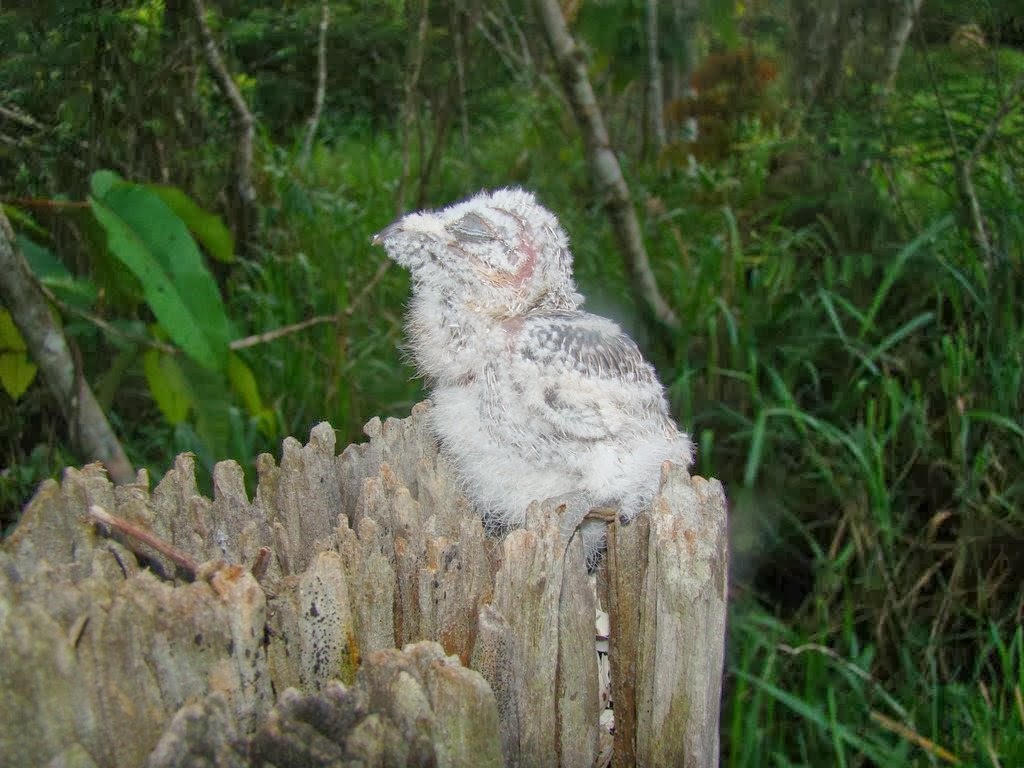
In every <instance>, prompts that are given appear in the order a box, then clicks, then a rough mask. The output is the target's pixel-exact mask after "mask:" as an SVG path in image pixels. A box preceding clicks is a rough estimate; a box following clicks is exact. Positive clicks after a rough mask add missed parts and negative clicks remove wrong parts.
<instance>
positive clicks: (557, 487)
mask: <svg viewBox="0 0 1024 768" xmlns="http://www.w3.org/2000/svg"><path fill="white" fill-rule="evenodd" d="M373 243H374V244H377V245H383V246H384V248H385V250H386V251H387V254H388V256H389V257H390V258H391V259H392V260H393V261H394V262H396V263H397V264H399V265H401V266H403V267H405V268H406V269H408V270H409V272H410V273H411V275H412V299H411V301H410V304H409V312H408V316H407V324H406V331H407V335H408V340H409V347H410V350H411V352H412V355H413V357H414V359H415V362H416V365H417V367H418V369H419V373H420V375H422V376H423V377H425V378H426V380H427V381H428V384H429V385H430V397H431V400H432V401H433V404H434V407H433V409H432V411H431V426H432V429H433V431H434V434H435V435H436V437H437V439H438V441H439V442H440V445H441V449H442V451H443V452H444V453H445V454H446V455H447V456H448V457H449V458H450V459H451V460H452V462H453V463H454V465H455V467H456V469H457V472H458V476H459V479H460V481H461V483H462V485H463V488H464V490H465V492H466V494H467V496H468V497H469V498H470V500H471V501H472V502H473V503H474V504H475V505H476V507H477V509H478V510H479V512H480V513H481V514H482V515H483V517H484V520H485V522H486V523H487V524H488V525H489V526H491V527H492V528H506V527H514V526H518V525H522V524H523V522H524V520H525V516H526V509H527V507H528V506H529V504H530V503H531V502H532V501H544V500H547V499H552V498H554V499H556V500H557V501H558V502H559V503H560V504H564V505H565V507H566V509H565V512H564V514H563V526H568V528H566V527H563V530H566V531H568V532H571V531H572V530H575V528H576V527H577V526H578V525H579V524H580V523H581V522H582V521H583V519H584V518H585V517H586V516H587V515H588V514H589V513H591V512H592V511H593V510H596V509H600V510H604V511H606V512H607V511H608V510H613V511H614V513H615V514H617V515H618V516H619V518H620V519H621V520H622V521H629V520H631V519H632V518H633V517H635V516H636V515H637V514H638V513H639V512H640V511H641V510H642V509H644V508H645V507H647V506H648V505H649V504H650V502H651V500H652V499H653V498H654V495H655V494H656V493H657V491H658V484H659V480H660V476H661V465H662V462H664V461H666V460H668V461H672V462H675V463H676V464H680V465H683V466H688V465H689V464H690V463H691V461H692V459H693V445H692V443H691V441H690V438H689V437H688V436H687V435H686V434H684V433H682V432H680V431H679V429H677V427H676V425H675V423H674V422H673V421H672V419H671V418H670V417H669V414H668V406H667V403H666V402H665V396H664V393H663V391H662V387H661V384H660V383H659V381H658V378H657V375H656V374H655V371H654V368H653V367H652V366H651V365H650V364H649V363H648V362H646V361H645V360H644V358H643V356H642V355H641V354H640V350H639V349H638V348H637V345H636V344H635V343H634V342H633V340H632V339H631V338H630V337H629V336H627V335H626V334H625V333H623V331H622V330H621V329H620V328H619V326H618V325H616V324H615V323H614V322H612V321H611V320H607V319H605V318H603V317H599V316H597V315H593V314H590V313H589V312H585V311H584V310H583V309H581V304H582V302H583V297H582V296H581V295H580V294H579V293H578V292H577V290H576V284H575V282H574V280H573V272H572V254H571V252H570V250H569V240H568V237H567V235H566V233H565V230H564V229H562V227H561V225H560V224H559V223H558V219H556V218H555V216H554V214H552V213H551V212H550V211H548V210H547V209H546V208H544V207H543V206H541V205H540V204H539V203H538V202H537V200H536V199H535V198H534V196H533V194H531V193H530V192H526V191H524V190H522V189H499V190H496V191H494V192H481V193H479V194H477V195H475V196H474V197H471V198H469V199H468V200H465V201H463V202H460V203H456V204H454V205H451V206H449V207H447V208H443V209H441V210H438V211H421V212H418V213H410V214H408V215H406V216H403V217H402V218H400V219H399V220H398V221H396V222H395V223H393V224H391V225H390V226H389V227H387V228H386V229H384V230H382V231H381V232H379V233H377V235H376V236H374V238H373ZM604 530H605V527H604V525H603V524H602V523H600V522H593V521H590V520H588V521H586V522H585V523H584V524H583V527H582V532H583V542H584V548H585V551H586V554H587V558H588V562H591V563H593V562H594V560H595V559H596V557H597V555H598V554H599V552H600V549H601V547H602V545H603V542H604Z"/></svg>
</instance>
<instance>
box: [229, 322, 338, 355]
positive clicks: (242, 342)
mask: <svg viewBox="0 0 1024 768" xmlns="http://www.w3.org/2000/svg"><path fill="white" fill-rule="evenodd" d="M339 316H340V313H336V314H333V315H317V316H316V317H311V318H309V319H308V320H303V321H302V322H299V323H292V324H291V325H283V326H281V327H280V328H275V329H274V330H272V331H264V332H263V333H257V334H254V335H253V336H246V337H245V338H243V339H235V340H234V341H232V342H231V343H230V344H229V345H228V347H229V348H230V349H232V350H235V351H237V350H239V349H248V348H249V347H255V346H257V345H259V344H266V343H267V342H270V341H276V340H277V339H280V338H283V337H285V336H290V335H291V334H293V333H298V332H299V331H304V330H306V329H307V328H312V327H313V326H314V325H323V324H324V323H337V322H338V317H339Z"/></svg>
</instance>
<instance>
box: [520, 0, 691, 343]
mask: <svg viewBox="0 0 1024 768" xmlns="http://www.w3.org/2000/svg"><path fill="white" fill-rule="evenodd" d="M536 5H537V10H538V11H539V13H540V17H541V22H542V26H543V28H544V34H545V37H546V38H547V41H548V45H549V46H550V48H551V52H552V53H553V54H554V57H555V63H556V65H557V67H558V72H559V75H560V77H561V79H562V86H563V88H564V89H565V91H566V94H567V95H568V97H569V102H570V103H571V104H572V108H573V113H574V114H575V116H576V122H577V123H578V124H579V126H580V131H581V132H582V134H583V141H584V144H585V145H586V151H587V161H588V164H589V166H590V173H591V176H592V177H593V180H594V184H595V186H596V187H597V190H598V193H599V194H600V196H601V197H602V198H603V202H604V206H605V209H606V210H607V211H608V217H609V218H610V219H611V224H612V230H613V231H614V233H615V237H616V239H617V240H618V243H619V249H620V250H621V252H622V256H623V259H624V260H625V262H626V270H627V272H628V274H629V276H630V279H631V281H632V283H633V285H634V289H635V290H636V292H637V293H638V295H639V298H640V299H641V301H642V302H643V303H644V304H645V305H646V307H647V309H648V310H649V311H650V312H651V314H652V315H653V317H654V319H655V320H657V321H658V322H659V323H661V324H662V325H664V326H666V327H667V328H670V329H678V328H679V318H678V317H676V314H675V312H674V311H673V310H672V308H671V307H670V306H669V305H668V302H666V301H665V299H664V297H663V296H662V295H661V291H660V290H659V289H658V284H657V281H656V280H655V279H654V273H653V272H652V271H651V264H650V260H649V259H648V257H647V249H646V248H645V247H644V241H643V237H642V236H641V234H640V222H639V220H638V219H637V215H636V209H635V208H634V207H633V200H632V197H631V195H630V192H629V186H628V185H627V184H626V179H625V178H624V177H623V175H622V168H621V167H620V166H619V161H618V158H617V157H616V156H615V152H614V151H613V150H612V148H611V140H610V139H609V138H608V130H607V128H606V127H605V123H604V118H603V117H602V115H601V109H600V107H599V106H598V104H597V99H596V97H595V96H594V89H593V88H592V87H591V85H590V79H589V77H588V75H587V67H586V60H585V59H584V56H583V52H582V51H581V50H580V49H579V46H577V45H576V41H575V40H574V39H573V37H572V35H571V34H570V33H569V29H568V27H567V26H566V23H565V17H564V16H563V15H562V9H561V7H560V6H559V4H558V0H536Z"/></svg>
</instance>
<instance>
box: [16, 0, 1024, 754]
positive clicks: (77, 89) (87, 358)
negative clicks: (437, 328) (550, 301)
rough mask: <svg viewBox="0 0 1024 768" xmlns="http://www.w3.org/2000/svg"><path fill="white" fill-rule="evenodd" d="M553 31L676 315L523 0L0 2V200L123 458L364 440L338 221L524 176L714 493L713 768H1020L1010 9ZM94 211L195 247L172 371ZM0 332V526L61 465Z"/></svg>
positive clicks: (594, 302)
mask: <svg viewBox="0 0 1024 768" xmlns="http://www.w3.org/2000/svg"><path fill="white" fill-rule="evenodd" d="M561 6H562V10H563V13H564V14H565V17H566V18H567V20H568V21H569V24H570V29H571V31H572V33H573V35H574V36H575V38H576V40H577V42H578V43H579V44H580V45H581V47H582V50H583V51H584V53H585V55H586V59H587V66H588V72H589V75H590V78H591V81H592V83H593V85H594V89H595V92H596V93H597V97H598V101H599V104H600V108H601V110H602V113H603V115H604V118H605V121H606V123H607V125H608V130H609V133H610V135H611V141H612V144H613V147H614V149H615V151H616V153H617V155H618V158H619V161H620V163H621V164H622V167H623V172H624V174H625V177H626V180H627V182H628V184H629V185H630V190H631V195H632V199H633V203H634V205H635V208H636V210H637V212H638V215H639V217H640V221H641V225H642V231H643V237H644V239H645V243H646V246H647V249H648V252H649V255H650V260H651V267H652V270H653V273H654V276H655V278H656V280H657V283H658V286H659V288H660V291H661V293H662V294H663V295H664V296H665V298H666V300H667V302H668V303H669V305H670V306H671V308H672V309H673V310H674V311H675V313H676V314H677V315H678V317H679V319H680V325H679V327H677V328H671V329H669V328H666V327H664V325H662V324H659V323H658V322H657V321H655V320H652V319H651V313H650V312H648V311H647V308H646V307H645V306H644V305H643V301H642V300H641V299H640V298H639V297H638V296H637V295H636V293H635V292H634V291H633V289H632V288H631V283H630V281H629V280H628V279H627V270H626V267H625V265H624V261H623V257H622V254H621V253H620V252H619V251H618V250H617V248H616V245H615V241H614V238H613V237H612V232H611V228H610V225H609V222H608V217H607V215H606V212H605V209H604V202H605V201H604V200H603V199H602V196H601V193H600V191H599V190H597V189H596V188H595V186H594V184H593V183H592V181H591V178H590V176H589V174H588V167H587V160H586V156H585V149H584V143H583V141H582V140H581V136H580V130H579V127H578V126H577V124H576V123H575V122H574V119H573V114H572V111H571V110H570V109H569V102H568V100H567V98H566V95H565V92H564V91H563V90H562V87H561V84H560V81H559V78H558V75H557V73H556V72H555V69H554V67H553V64H552V61H551V57H550V55H549V52H548V50H547V48H546V46H545V43H544V39H545V38H544V34H543V32H542V30H541V28H540V17H539V16H538V13H537V10H536V8H535V6H534V4H532V3H530V2H524V1H522V0H497V1H496V2H490V1H488V2H483V1H482V0H452V1H451V2H445V3H442V2H434V3H430V2H428V0H408V2H403V1H402V0H380V1H378V2H360V1H359V0H350V1H347V2H343V1H337V0H330V2H318V1H317V0H293V1H290V2H284V3H253V2H241V1H240V0H224V1H223V2H217V3H213V2H211V3H210V4H209V5H208V7H206V8H205V9H203V8H202V4H201V3H195V2H194V0H145V1H136V2H130V1H129V0H81V1H80V2H76V1H75V0H63V1H60V2H57V1H49V0H37V1H36V2H35V3H32V4H27V3H19V4H14V5H11V4H4V5H3V9H2V10H0V50H3V52H4V55H3V56H2V57H0V197H2V202H3V208H4V211H5V212H6V214H7V216H8V218H10V220H11V221H12V223H13V225H14V227H15V230H16V232H17V235H18V240H17V242H18V244H19V246H20V250H21V251H22V253H24V255H25V256H26V258H28V260H29V262H30V263H31V265H32V268H33V270H34V271H35V273H36V275H37V276H38V277H39V279H40V281H41V282H42V284H43V285H44V286H45V287H46V288H47V290H48V295H49V296H50V299H51V303H52V306H53V309H54V312H55V313H56V315H57V316H58V317H59V319H60V322H61V323H62V327H63V330H64V333H65V334H66V335H67V337H68V339H69V342H70V343H71V346H72V349H73V352H74V356H75V359H76V363H77V365H78V366H79V375H80V376H81V377H82V378H83V379H84V380H85V381H86V382H88V383H89V384H90V385H91V386H92V387H93V389H94V391H95V392H96V396H97V398H98V400H99V402H100V404H101V405H102V407H103V408H104V410H105V411H106V413H107V415H108V417H109V419H110V421H111V423H112V425H113V427H114V430H115V432H116V433H117V435H118V436H119V437H120V439H121V441H122V442H123V444H124V447H125V449H126V450H127V453H128V456H129V457H130V459H131V460H132V463H133V464H134V465H136V466H146V467H149V468H150V471H151V472H152V474H153V475H154V476H155V477H160V476H162V474H163V472H164V471H165V470H166V469H167V468H168V467H169V465H170V463H171V461H172V457H173V456H174V455H175V454H176V453H177V452H180V451H183V450H190V451H194V452H195V453H196V454H197V455H198V457H199V458H200V459H201V463H202V464H203V465H204V466H205V468H206V471H207V472H209V470H210V469H212V466H213V463H214V462H215V461H217V460H219V459H222V458H228V457H231V458H235V459H237V460H238V461H239V462H240V463H241V464H242V465H243V466H244V467H246V468H247V471H249V472H250V474H251V470H252V467H253V463H254V459H255V457H256V455H257V454H258V453H260V452H263V451H269V452H272V453H276V452H277V450H278V446H279V443H280V440H281V439H282V437H283V436H285V435H288V434H292V435H296V436H298V437H300V438H304V437H305V436H306V434H307V433H308V430H309V428H310V427H311V426H312V425H314V424H315V423H317V422H319V421H321V420H325V419H326V420H329V421H330V422H331V423H332V424H333V425H334V427H335V429H336V430H337V432H338V436H339V441H340V443H341V444H345V443H347V442H352V441H357V440H359V439H360V438H361V432H360V430H361V426H362V424H363V423H365V422H366V421H367V420H368V419H369V418H371V417H372V416H375V415H382V416H385V415H393V416H404V415H406V414H407V413H408V411H409V408H410V407H411V405H412V404H413V403H415V402H417V401H418V400H419V399H421V398H422V397H423V390H422V387H421V384H420V382H418V381H417V380H416V379H415V378H414V372H413V371H412V370H411V368H410V367H409V366H408V365H407V364H406V362H405V360H404V358H403V354H402V352H401V338H402V331H401V322H402V311H403V309H402V306H403V302H404V300H405V297H406V296H407V293H408V284H407V278H406V276H405V275H404V274H403V273H402V272H401V271H400V270H397V269H388V268H387V266H386V261H385V258H384V255H383V253H382V252H380V251H379V250H378V249H373V248H371V247H370V245H369V240H370V236H371V234H372V233H373V232H375V231H376V230H377V229H379V228H380V227H382V226H384V225H385V224H387V223H388V222H390V221H391V220H392V219H393V218H394V217H395V216H396V215H397V214H398V213H400V212H402V211H405V210H409V209H413V208H418V207H426V206H435V205H441V204H444V203H447V202H450V201H452V200H455V199H458V198H460V197H463V196H465V195H468V194H470V193H472V192H474V191H476V190H477V189H479V188H481V187H495V186H500V185H509V184H519V185H522V186H525V187H528V188H530V189H533V190H535V191H536V192H537V193H538V195H539V197H540V199H541V200H542V201H543V202H544V203H545V204H546V205H547V206H549V207H550V208H551V209H553V210H554V211H556V212H557V214H558V215H559V216H560V218H561V219H562V221H563V223H564V225H565V227H566V229H567V230H568V231H569V233H570V236H571V238H572V243H573V248H574V251H575V258H576V267H577V274H578V279H579V283H580V285H581V288H582V290H583V292H584V294H585V295H586V296H587V297H588V307H589V308H590V309H591V310H592V311H596V312H599V313H602V314H605V315H608V316H611V317H614V318H616V319H617V320H618V321H620V322H621V323H622V324H623V325H624V326H626V327H627V328H628V329H629V330H630V332H631V333H632V334H633V335H634V336H635V337H636V338H637V339H638V340H639V341H640V343H641V345H642V346H643V347H644V349H645V351H646V352H647V354H648V355H649V356H650V357H651V359H652V360H654V361H655V362H656V363H657V366H658V368H659V371H660V374H661V377H662V380H663V381H664V382H665V384H666V387H667V389H668V393H669V395H670V398H671V402H672V406H673V409H674V412H675V414H676V416H677V417H678V419H679V421H680V423H681V424H682V425H683V426H684V427H685V428H687V429H689V430H690V431H691V432H692V433H693V435H694V437H695V441H696V442H697V443H698V445H699V448H700V455H699V459H698V466H697V468H696V469H697V471H698V472H700V473H701V474H706V475H714V476H716V477H718V478H720V479H722V481H723V482H724V483H725V486H726V489H727V492H728V494H729V496H730V498H731V503H732V510H731V525H732V542H733V587H732V596H733V604H732V614H731V626H730V637H729V644H728V661H727V666H728V668H727V683H726V696H725V700H724V702H723V718H722V721H723V734H722V736H723V738H722V744H723V764H725V765H730V766H797V765H800V766H831V765H837V766H894V765H922V766H925V765H928V766H930V765H945V764H961V765H972V766H993V767H995V766H1005V767H1009V766H1019V765H1024V699H1022V688H1024V662H1022V656H1024V633H1022V630H1021V619H1022V614H1024V590H1022V581H1024V426H1022V414H1024V394H1022V389H1024V309H1022V299H1024V197H1022V182H1024V177H1022V169H1024V102H1022V92H1024V88H1022V84H1024V14H1021V13H1020V7H1019V0H963V1H959V2H953V0H927V1H926V2H923V3H922V2H920V0H883V1H882V2H878V1H877V0H825V1H824V2H821V3H815V2H810V0H747V2H734V1H733V0H662V2H661V3H656V2H653V0H648V1H647V2H641V0H631V1H628V2H626V1H624V2H613V1H612V0H563V1H562V3H561ZM197 7H198V8H199V13H198V15H197ZM325 11H326V14H325ZM199 18H201V19H202V21H203V23H202V24H200V22H199ZM204 26H205V31H204ZM321 30H322V32H321ZM205 33H208V35H209V37H208V40H207V38H206V36H205ZM206 43H212V45H213V46H215V47H216V49H217V51H218V52H219V57H220V61H221V64H222V65H223V67H224V69H225V71H226V72H227V73H228V75H229V80H230V82H231V83H233V84H234V87H235V88H236V89H237V93H238V94H239V95H240V96H241V102H242V106H243V109H244V110H245V111H247V112H248V113H249V115H250V117H251V118H252V129H253V156H252V160H251V165H250V166H249V170H248V172H249V174H250V176H249V178H248V179H247V178H246V177H245V167H244V166H245V158H244V156H243V154H244V153H240V151H239V150H240V148H242V147H244V145H245V134H244V130H243V129H244V128H245V121H244V120H241V119H240V115H242V114H243V113H240V112H239V110H238V107H237V105H235V106H233V104H232V102H231V101H230V99H229V98H228V97H227V96H226V95H225V94H226V90H225V86H224V84H223V83H221V82H219V81H218V79H217V76H216V74H215V70H214V68H213V65H212V64H211V63H210V60H209V56H208V52H209V48H208V47H206ZM321 51H322V53H323V56H322V60H323V70H322V71H323V73H324V79H323V81H322V82H323V84H324V86H325V87H324V90H323V102H322V110H321V111H319V112H318V111H317V109H316V105H317V103H318V84H319V83H320V82H321V76H320V74H319V72H320V71H321V70H320V64H319V62H320V53H321ZM100 170H107V171H113V172H114V173H116V174H117V176H114V175H113V174H110V173H104V174H99V175H95V176H94V174H95V173H96V172H97V171H100ZM118 177H120V179H123V180H124V181H120V180H118ZM111 185H113V187H112V186H111ZM118 185H121V186H118ZM247 185H249V193H250V194H248V196H247ZM111 189H114V190H115V191H116V190H117V189H122V190H128V192H126V194H131V195H141V196H147V195H151V194H156V195H158V196H159V197H160V198H161V199H162V200H164V201H165V202H166V203H167V205H168V206H169V209H170V212H169V213H161V214H160V215H159V216H156V217H155V218H156V219H160V221H161V222H163V221H164V219H165V218H166V216H171V217H172V218H173V217H177V219H180V220H181V221H182V222H184V224H185V225H186V226H187V227H188V229H190V230H191V231H192V235H193V237H194V238H195V240H196V241H198V243H199V245H200V246H201V249H202V251H201V252H202V254H203V255H202V259H203V261H204V262H205V263H204V265H201V266H202V275H206V277H204V278H202V279H204V280H213V281H215V284H216V286H217V292H218V293H219V295H220V297H221V299H222V305H223V307H222V309H220V310H218V311H219V312H222V314H223V315H226V319H224V325H223V327H224V328H226V329H230V332H231V338H232V339H234V340H235V343H234V344H232V347H231V351H230V353H229V352H228V350H227V349H223V350H221V357H219V358H218V362H216V363H215V364H214V365H212V366H210V365H207V366H206V367H204V365H202V364H200V362H197V359H196V356H195V355H193V354H192V353H191V352H190V348H189V345H188V340H187V339H186V340H182V339H179V338H178V337H177V336H176V335H175V333H174V328H173V327H170V328H168V325H169V323H168V318H167V316H166V315H161V314H160V313H159V312H157V309H155V308H154V304H153V303H152V302H151V301H149V300H147V294H146V290H145V289H146V287H147V286H145V285H143V284H142V283H141V282H140V281H139V279H138V278H137V277H135V276H134V275H133V274H131V273H130V272H129V271H126V270H125V268H124V267H123V264H122V262H121V261H119V253H118V252H117V249H118V246H117V245H116V244H115V243H114V237H113V235H111V230H110V228H109V222H107V223H104V222H106V220H105V219H102V218H98V217H99V216H100V214H99V213H98V212H97V210H101V209H100V208H99V206H100V203H101V202H104V203H109V206H111V207H109V208H107V209H102V210H114V208H115V207H116V206H115V203H114V202H113V201H112V198H111V195H112V194H113V193H112V192H110V190H111ZM181 193H184V195H183V194H181ZM186 195H187V197H186ZM253 195H254V197H253ZM146 199H149V198H148V197H147V198H146ZM182 201H185V202H182ZM189 201H192V203H189ZM196 204H197V205H198V206H199V208H196V207H195V205H196ZM190 206H191V207H190ZM200 209H205V210H206V211H209V212H212V213H214V214H216V215H217V217H219V219H213V220H210V219H209V218H208V217H207V218H203V217H202V215H201V214H202V210H200ZM161 210H164V209H161ZM177 219H175V220H177ZM154 220H155V219H154ZM168 221H169V219H168ZM222 222H223V224H222ZM154 226H155V225H154ZM175 226H180V223H179V224H178V225H175ZM143 229H145V227H144V226H143ZM225 243H226V245H225ZM0 279H2V276H0ZM183 295H184V299H183V301H186V302H187V300H188V297H189V295H190V294H189V292H187V291H186V292H185V293H184V294H183ZM200 319H202V318H200ZM218 322H220V321H218ZM293 324H304V325H303V326H302V327H298V328H293V327H291V326H293ZM171 325H172V326H173V324H171ZM279 330H280V331H281V333H280V334H279V335H276V334H273V333H271V332H275V331H279ZM0 334H2V335H3V337H4V342H3V345H2V346H3V349H2V350H0V352H2V353H0V369H2V371H0V379H2V382H0V383H2V384H3V391H2V392H0V449H2V452H3V463H4V469H3V472H2V475H0V510H2V515H3V518H2V523H3V525H4V526H5V527H6V526H9V525H11V524H12V523H13V521H14V520H15V519H16V517H17V514H18V511H19V509H20V508H21V506H22V505H23V504H24V502H25V501H26V500H27V499H28V498H29V496H30V495H31V494H32V492H33V490H34V488H35V486H36V485H37V484H38V483H39V482H40V481H41V480H42V479H44V478H46V477H48V476H55V475H56V474H58V473H59V471H60V469H61V467H63V466H65V465H69V464H80V463H81V462H82V459H83V457H82V456H79V455H76V453H75V451H74V449H73V448H72V447H71V446H72V445H73V443H74V440H72V439H71V436H70V435H69V434H68V430H67V427H66V425H65V422H64V420H63V417H62V416H61V409H60V407H59V404H58V403H56V402H55V399H54V397H53V395H52V394H51V393H50V391H49V390H48V389H47V387H46V386H45V384H44V382H42V380H41V378H40V377H39V376H35V375H33V371H34V368H33V366H32V363H31V360H30V359H28V358H27V355H26V351H25V347H24V344H23V342H22V341H21V340H20V337H19V336H18V334H17V331H16V330H15V329H13V327H12V325H11V321H10V316H9V315H8V314H7V313H6V311H5V312H4V313H2V316H0ZM261 334H268V335H267V336H261Z"/></svg>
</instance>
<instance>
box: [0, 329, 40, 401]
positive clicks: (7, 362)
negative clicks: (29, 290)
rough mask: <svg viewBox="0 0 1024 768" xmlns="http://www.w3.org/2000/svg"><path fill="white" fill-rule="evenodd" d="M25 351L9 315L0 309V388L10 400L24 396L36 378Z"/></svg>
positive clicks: (22, 340) (33, 367)
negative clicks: (1, 387)
mask: <svg viewBox="0 0 1024 768" xmlns="http://www.w3.org/2000/svg"><path fill="white" fill-rule="evenodd" d="M26 349H27V348H26V346H25V339H24V338H22V335H21V332H20V331H18V328H17V326H16V325H15V324H14V320H13V319H12V318H11V313H10V312H8V311H7V310H6V309H0V386H3V388H4V390H6V392H7V394H8V395H10V396H11V399H12V400H17V399H18V398H19V397H21V396H22V395H23V394H25V390H26V389H28V386H29V384H31V383H32V380H33V379H34V378H35V376H36V366H35V364H34V363H33V362H32V361H31V360H29V359H28V354H27V353H26Z"/></svg>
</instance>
